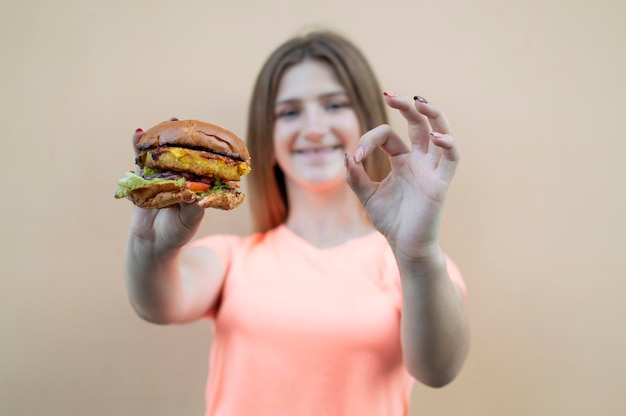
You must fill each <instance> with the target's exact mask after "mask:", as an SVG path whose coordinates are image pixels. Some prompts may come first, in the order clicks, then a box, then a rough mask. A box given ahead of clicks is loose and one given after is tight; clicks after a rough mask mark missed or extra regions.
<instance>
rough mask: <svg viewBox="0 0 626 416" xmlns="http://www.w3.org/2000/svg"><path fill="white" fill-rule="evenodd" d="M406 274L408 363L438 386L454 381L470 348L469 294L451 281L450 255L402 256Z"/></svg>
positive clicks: (425, 380) (404, 302)
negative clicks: (417, 258) (466, 296)
mask: <svg viewBox="0 0 626 416" xmlns="http://www.w3.org/2000/svg"><path fill="white" fill-rule="evenodd" d="M396 260H397V261H398V266H399V267H400V275H401V279H402V305H403V306H402V326H401V331H402V332H401V334H402V350H403V355H404V359H405V363H406V366H407V368H408V370H409V372H411V374H412V375H413V376H414V377H416V378H417V379H418V380H420V381H421V382H423V383H424V384H427V385H429V386H432V387H441V386H443V385H446V384H448V383H449V382H451V381H452V380H453V379H454V378H455V377H456V375H457V374H458V372H459V371H460V369H461V367H462V365H463V362H464V361H465V357H466V355H467V351H468V345H469V331H468V324H467V319H466V316H465V310H464V305H463V295H462V294H461V293H460V290H459V289H458V288H457V287H456V286H455V284H454V283H453V282H452V281H451V280H450V278H449V276H448V272H447V268H446V259H445V255H444V254H443V253H442V252H440V251H439V252H437V253H436V254H435V255H433V256H430V257H429V258H426V259H422V260H420V261H408V260H406V259H402V258H399V256H396Z"/></svg>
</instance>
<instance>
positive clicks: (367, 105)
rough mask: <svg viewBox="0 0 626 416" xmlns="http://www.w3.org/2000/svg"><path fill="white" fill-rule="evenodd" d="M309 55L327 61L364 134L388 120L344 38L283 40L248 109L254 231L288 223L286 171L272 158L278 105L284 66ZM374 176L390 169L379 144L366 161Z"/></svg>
mask: <svg viewBox="0 0 626 416" xmlns="http://www.w3.org/2000/svg"><path fill="white" fill-rule="evenodd" d="M305 59H314V60H319V61H321V62H324V63H326V64H328V65H329V66H330V67H331V69H332V70H333V72H334V73H335V75H336V76H337V79H338V80H339V82H340V83H341V84H342V85H343V87H344V88H345V89H346V93H347V95H348V98H349V99H350V102H351V103H352V106H353V109H354V111H355V113H356V115H357V118H358V120H359V123H360V126H361V130H362V133H364V132H366V131H367V130H370V129H372V128H374V127H376V126H378V125H380V124H385V123H387V122H388V119H387V113H386V109H385V104H384V101H383V99H382V91H381V89H380V86H379V83H378V80H377V79H376V76H375V75H374V72H373V71H372V69H371V67H370V65H369V63H368V62H367V60H366V59H365V57H364V56H363V54H362V53H361V52H360V50H359V49H358V48H357V47H356V46H355V45H354V44H353V43H351V42H350V41H349V40H347V39H346V38H345V37H343V36H340V35H338V34H336V33H333V32H329V31H315V32H311V33H308V34H304V35H301V36H297V37H294V38H292V39H290V40H288V41H286V42H285V43H283V44H282V45H280V46H279V47H278V48H277V49H276V50H275V51H274V52H273V53H272V54H271V55H270V57H269V58H268V59H267V61H266V62H265V64H264V65H263V67H262V68H261V71H260V73H259V75H258V77H257V79H256V83H255V86H254V88H253V91H252V98H251V100H250V107H249V113H248V131H247V136H246V137H247V141H248V148H249V150H250V155H251V158H252V166H253V172H252V174H251V175H250V176H249V178H248V181H249V184H250V186H249V190H248V194H249V197H250V207H251V209H252V220H253V225H254V228H255V231H258V232H266V231H268V230H270V229H272V228H275V227H277V226H278V225H280V224H282V223H283V222H285V220H286V218H287V213H288V211H289V206H288V202H287V190H286V186H285V178H284V174H283V172H282V170H281V169H280V167H278V165H277V164H275V163H274V146H273V133H274V122H275V115H274V104H275V101H276V95H277V91H278V87H279V84H280V81H281V78H282V76H283V74H284V73H285V71H286V70H287V69H288V68H290V67H291V66H293V65H296V64H298V63H300V62H302V61H303V60H305ZM364 167H365V170H366V172H367V173H368V174H369V175H370V177H371V178H372V179H373V180H382V179H383V178H384V177H385V176H387V174H388V173H389V170H390V167H389V160H388V157H387V156H386V155H385V154H384V153H383V152H382V151H381V150H380V149H377V150H376V151H375V152H374V153H373V154H372V155H371V156H369V157H368V159H367V160H366V161H365V162H364Z"/></svg>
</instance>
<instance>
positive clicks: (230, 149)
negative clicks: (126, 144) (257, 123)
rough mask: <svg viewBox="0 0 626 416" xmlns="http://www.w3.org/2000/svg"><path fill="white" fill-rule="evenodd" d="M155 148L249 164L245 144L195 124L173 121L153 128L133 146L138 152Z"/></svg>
mask: <svg viewBox="0 0 626 416" xmlns="http://www.w3.org/2000/svg"><path fill="white" fill-rule="evenodd" d="M158 146H180V147H190V148H197V149H198V148H199V149H206V150H208V151H213V152H217V153H221V154H224V155H228V156H232V157H234V158H236V159H240V160H242V161H244V162H248V161H249V160H250V154H249V153H248V148H247V147H246V143H245V142H244V141H243V140H241V139H240V138H239V137H237V136H236V135H235V134H234V133H233V132H231V131H229V130H226V129H225V128H223V127H221V126H218V125H216V124H211V123H207V122H204V121H198V120H175V121H165V122H163V123H160V124H157V125H156V126H154V127H152V128H150V129H148V130H146V132H145V133H144V134H143V135H142V136H141V138H140V139H139V141H138V142H137V144H136V148H137V150H139V151H141V150H146V149H150V148H153V147H158Z"/></svg>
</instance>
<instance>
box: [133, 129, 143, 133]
mask: <svg viewBox="0 0 626 416" xmlns="http://www.w3.org/2000/svg"><path fill="white" fill-rule="evenodd" d="M135 133H143V130H142V129H137V130H135Z"/></svg>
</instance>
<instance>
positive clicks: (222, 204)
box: [128, 182, 245, 210]
mask: <svg viewBox="0 0 626 416" xmlns="http://www.w3.org/2000/svg"><path fill="white" fill-rule="evenodd" d="M244 198H245V195H244V194H242V193H241V192H239V191H237V190H235V189H233V190H230V191H228V190H227V191H224V192H222V193H214V194H209V195H207V196H205V197H204V198H202V199H199V200H198V199H197V197H196V193H195V192H194V191H191V190H189V189H187V188H180V187H179V186H178V185H176V184H175V183H173V182H164V183H159V184H152V185H150V186H141V187H138V188H135V189H133V190H131V191H128V199H129V200H130V201H131V202H132V203H133V204H135V205H137V206H138V207H141V208H145V209H161V208H167V207H171V206H173V205H177V204H180V203H181V202H185V203H191V202H194V201H196V200H197V201H198V206H199V207H201V208H217V209H223V210H231V209H233V208H237V207H238V206H239V205H241V204H242V203H243V200H244Z"/></svg>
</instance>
